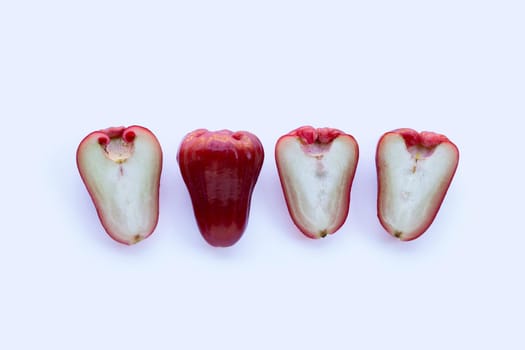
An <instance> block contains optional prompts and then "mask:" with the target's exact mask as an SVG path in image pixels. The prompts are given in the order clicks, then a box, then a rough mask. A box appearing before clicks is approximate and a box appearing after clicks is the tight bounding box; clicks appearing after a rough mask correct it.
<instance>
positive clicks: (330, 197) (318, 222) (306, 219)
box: [275, 126, 359, 238]
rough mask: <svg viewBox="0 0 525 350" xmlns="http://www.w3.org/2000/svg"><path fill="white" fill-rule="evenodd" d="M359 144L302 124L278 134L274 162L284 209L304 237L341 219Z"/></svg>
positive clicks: (316, 234) (318, 233)
mask: <svg viewBox="0 0 525 350" xmlns="http://www.w3.org/2000/svg"><path fill="white" fill-rule="evenodd" d="M358 158H359V147H358V145H357V142H356V140H355V139H354V137H353V136H351V135H349V134H346V133H344V132H343V131H341V130H337V129H331V128H320V129H315V128H313V127H311V126H303V127H300V128H298V129H295V130H293V131H291V132H290V133H288V134H286V135H284V136H282V137H280V138H279V140H278V141H277V143H276V145H275V161H276V163H277V170H278V172H279V178H280V180H281V186H282V189H283V193H284V197H285V200H286V204H287V206H288V211H289V212H290V216H291V217H292V220H293V222H294V223H295V225H296V226H297V227H298V228H299V230H301V232H303V233H304V234H305V235H306V236H307V237H309V238H321V237H325V236H327V235H328V234H332V233H334V232H336V231H337V230H338V229H339V228H340V227H341V226H342V225H343V223H344V222H345V221H346V218H347V216H348V210H349V206H350V189H351V187H352V181H353V179H354V175H355V171H356V168H357V162H358Z"/></svg>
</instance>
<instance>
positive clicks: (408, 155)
mask: <svg viewBox="0 0 525 350" xmlns="http://www.w3.org/2000/svg"><path fill="white" fill-rule="evenodd" d="M458 162H459V151H458V148H457V147H456V145H455V144H454V143H452V142H451V141H450V140H449V139H448V138H447V137H446V136H444V135H440V134H436V133H434V132H428V131H425V132H421V133H418V132H417V131H415V130H412V129H407V128H405V129H397V130H393V131H390V132H387V133H385V134H384V135H383V136H382V137H381V138H380V140H379V142H378V146H377V152H376V167H377V181H378V196H377V215H378V218H379V221H380V222H381V224H382V225H383V227H384V228H385V229H386V230H387V231H388V232H389V233H390V234H391V235H393V236H394V237H397V238H399V239H400V240H402V241H410V240H413V239H415V238H417V237H419V236H420V235H422V234H423V233H424V232H425V231H426V230H427V229H428V228H429V227H430V225H431V224H432V222H433V221H434V218H435V217H436V214H437V212H438V211H439V208H440V206H441V203H442V202H443V199H444V197H445V194H446V193H447V190H448V188H449V185H450V182H451V181H452V178H453V177H454V173H455V172H456V168H457V166H458Z"/></svg>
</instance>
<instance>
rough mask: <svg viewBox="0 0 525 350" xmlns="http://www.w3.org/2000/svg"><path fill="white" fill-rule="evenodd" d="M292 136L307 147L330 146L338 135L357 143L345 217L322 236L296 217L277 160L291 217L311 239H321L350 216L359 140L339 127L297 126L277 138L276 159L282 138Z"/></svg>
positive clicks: (346, 192)
mask: <svg viewBox="0 0 525 350" xmlns="http://www.w3.org/2000/svg"><path fill="white" fill-rule="evenodd" d="M290 137H292V138H299V139H300V140H301V142H302V143H303V144H304V145H306V146H307V147H308V146H314V147H315V145H316V144H317V145H320V146H321V147H329V146H330V143H331V142H332V141H333V140H334V139H335V138H337V137H347V138H349V139H351V140H352V143H353V144H354V145H355V152H356V162H355V167H354V168H353V169H348V171H349V172H350V173H351V176H350V177H349V179H348V187H347V189H346V190H345V199H344V203H345V208H344V215H343V218H344V219H342V220H341V221H340V222H339V223H338V225H337V226H336V227H335V228H334V229H332V230H330V231H327V232H325V233H324V234H323V235H322V236H319V235H318V234H317V233H315V232H310V231H309V230H308V228H306V227H305V226H304V225H303V224H302V222H300V221H299V220H298V219H297V218H296V216H295V215H294V210H293V208H292V207H291V204H290V203H289V201H288V200H286V198H288V197H289V194H288V193H287V191H286V187H285V185H284V181H283V176H282V167H281V166H280V165H279V162H276V166H277V172H278V174H279V178H280V180H281V181H280V182H281V188H282V191H283V193H284V197H285V202H286V207H287V208H288V212H289V214H290V217H291V218H292V221H293V222H294V224H295V226H297V228H298V229H299V230H300V231H301V232H302V233H303V234H304V235H305V236H306V237H308V238H311V239H319V238H320V237H325V236H327V235H329V234H333V233H335V232H336V231H337V230H339V229H340V228H341V226H343V224H344V223H345V221H346V218H347V216H348V212H349V210H350V192H351V189H352V183H353V180H354V177H355V173H356V168H357V164H358V162H359V147H358V145H357V141H356V140H355V138H354V137H353V136H352V135H350V134H347V133H345V132H344V131H341V130H339V129H335V128H314V127H312V126H309V125H306V126H301V127H299V128H297V129H295V130H292V131H290V132H289V133H288V134H285V135H283V136H281V137H280V138H279V139H278V140H277V143H276V147H275V159H276V160H277V159H278V156H277V152H278V148H279V147H278V146H279V143H280V142H281V141H282V140H284V139H286V138H290Z"/></svg>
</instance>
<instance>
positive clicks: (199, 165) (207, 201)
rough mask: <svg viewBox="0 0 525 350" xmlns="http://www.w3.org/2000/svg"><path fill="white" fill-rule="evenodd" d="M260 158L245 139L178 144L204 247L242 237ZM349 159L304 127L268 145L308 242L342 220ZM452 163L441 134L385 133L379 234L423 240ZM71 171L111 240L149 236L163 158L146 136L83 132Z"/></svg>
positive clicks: (227, 134)
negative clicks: (75, 171) (76, 172)
mask: <svg viewBox="0 0 525 350" xmlns="http://www.w3.org/2000/svg"><path fill="white" fill-rule="evenodd" d="M263 159H264V150H263V146H262V144H261V142H260V140H259V139H258V138H257V136H255V135H254V134H252V133H250V132H246V131H238V132H231V131H229V130H220V131H215V132H212V131H208V130H205V129H198V130H195V131H193V132H191V133H189V134H187V135H186V136H185V138H184V139H183V141H182V143H181V145H180V148H179V151H178V154H177V161H178V164H179V167H180V171H181V174H182V177H183V180H184V183H185V184H186V186H187V189H188V192H189V194H190V197H191V201H192V205H193V211H194V214H195V218H196V221H197V225H198V227H199V230H200V232H201V234H202V236H203V237H204V239H205V240H206V241H207V242H208V243H209V244H211V245H212V246H217V247H227V246H231V245H233V244H235V243H236V242H237V241H238V240H239V239H240V237H241V236H242V234H243V232H244V231H245V228H246V225H247V222H248V216H249V211H250V201H251V197H252V192H253V189H254V187H255V184H256V182H257V178H258V177H259V173H260V171H261V167H262V164H263ZM358 159H359V147H358V144H357V142H356V140H355V138H354V137H353V136H351V135H349V134H346V133H344V132H343V131H341V130H337V129H332V128H319V129H315V128H313V127H310V126H303V127H300V128H298V129H296V130H293V131H291V132H290V133H288V134H286V135H283V136H282V137H280V138H279V140H278V141H277V143H276V146H275V161H276V164H277V170H278V173H279V178H280V181H281V185H282V189H283V193H284V198H285V200H286V204H287V206H288V211H289V213H290V216H291V218H292V220H293V222H294V223H295V225H296V226H297V227H298V228H299V230H301V232H303V233H304V234H305V235H306V236H307V237H310V238H321V237H325V236H327V235H328V234H332V233H334V232H336V231H337V230H338V229H339V228H340V227H341V226H342V225H343V223H344V222H345V220H346V218H347V216H348V209H349V204H350V190H351V187H352V182H353V179H354V175H355V172H356V168H357V162H358ZM458 161H459V151H458V148H457V147H456V145H454V143H452V142H451V141H450V140H449V139H448V138H447V137H445V136H444V135H440V134H437V133H433V132H421V133H418V132H416V131H414V130H412V129H397V130H393V131H390V132H387V133H385V134H384V135H383V136H382V137H381V138H380V140H379V142H378V145H377V151H376V166H377V179H378V196H377V214H378V218H379V220H380V222H381V224H382V225H383V227H384V228H385V229H386V231H388V232H389V233H390V234H391V235H392V236H394V237H397V238H399V239H400V240H404V241H408V240H412V239H415V238H417V237H419V236H420V235H421V234H423V233H424V232H425V231H426V230H427V229H428V227H429V226H430V225H431V223H432V221H433V220H434V218H435V216H436V214H437V212H438V210H439V208H440V206H441V203H442V201H443V198H444V197H445V194H446V192H447V190H448V187H449V185H450V182H451V181H452V178H453V176H454V173H455V171H456V168H457V165H458ZM77 165H78V169H79V172H80V175H81V177H82V180H83V182H84V184H85V185H86V188H87V190H88V192H89V194H90V196H91V198H92V200H93V203H94V205H95V208H96V210H97V213H98V216H99V218H100V221H101V223H102V226H103V227H104V228H105V230H106V232H107V233H108V234H109V235H110V236H111V237H112V238H113V239H114V240H116V241H118V242H120V243H124V244H134V243H137V242H139V241H141V240H143V239H145V238H147V237H148V236H149V235H151V233H153V231H154V229H155V227H156V225H157V221H158V216H159V185H160V174H161V170H162V150H161V147H160V144H159V142H158V140H157V138H156V137H155V136H154V135H153V133H152V132H151V131H150V130H148V129H146V128H144V127H141V126H131V127H128V128H126V127H113V128H108V129H105V130H100V131H95V132H92V133H90V134H89V135H87V136H86V137H85V138H84V139H83V140H82V142H81V143H80V145H79V146H78V150H77Z"/></svg>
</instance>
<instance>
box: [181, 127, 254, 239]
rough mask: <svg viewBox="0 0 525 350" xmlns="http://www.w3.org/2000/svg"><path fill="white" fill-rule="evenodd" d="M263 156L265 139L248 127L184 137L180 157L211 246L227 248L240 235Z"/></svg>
mask: <svg viewBox="0 0 525 350" xmlns="http://www.w3.org/2000/svg"><path fill="white" fill-rule="evenodd" d="M263 160H264V150H263V146H262V144H261V142H260V141H259V139H258V138H257V137H256V136H255V135H253V134H251V133H249V132H247V131H237V132H232V131H229V130H220V131H208V130H206V129H198V130H195V131H193V132H191V133H189V134H188V135H186V137H185V138H184V140H183V141H182V143H181V145H180V148H179V152H178V154H177V161H178V163H179V167H180V171H181V174H182V178H183V180H184V183H185V184H186V187H187V188H188V192H189V194H190V197H191V201H192V204H193V210H194V214H195V218H196V220H197V225H198V227H199V230H200V232H201V234H202V236H203V237H204V239H205V240H206V241H207V242H208V243H209V244H210V245H212V246H215V247H228V246H231V245H233V244H235V243H236V242H237V241H238V240H239V239H240V238H241V236H242V234H243V233H244V231H245V229H246V225H247V223H248V217H249V212H250V202H251V198H252V192H253V189H254V187H255V184H256V182H257V178H258V176H259V173H260V171H261V167H262V164H263Z"/></svg>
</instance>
